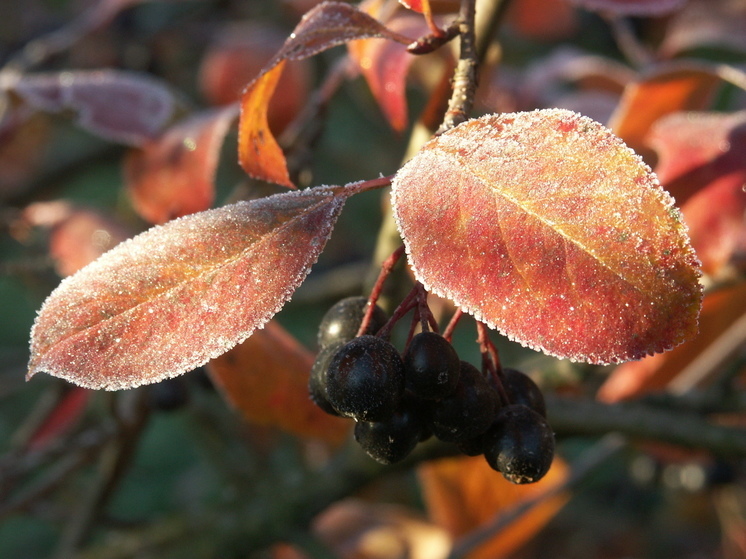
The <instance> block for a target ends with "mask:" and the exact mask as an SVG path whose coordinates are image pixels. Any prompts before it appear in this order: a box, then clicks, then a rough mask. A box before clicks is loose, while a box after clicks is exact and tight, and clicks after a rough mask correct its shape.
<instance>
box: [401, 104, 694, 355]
mask: <svg viewBox="0 0 746 559" xmlns="http://www.w3.org/2000/svg"><path fill="white" fill-rule="evenodd" d="M392 202H393V207H394V213H395V217H396V220H397V223H398V225H399V230H400V232H401V233H402V236H403V238H404V242H405V245H406V247H407V252H408V254H409V258H410V263H411V265H412V268H413V269H414V272H415V275H416V277H417V279H419V280H420V281H421V282H422V283H423V284H424V285H425V286H426V287H427V288H428V290H430V291H432V292H434V293H436V294H438V295H441V296H444V297H446V298H448V299H451V300H452V301H454V302H455V303H456V304H457V305H459V306H460V307H461V308H462V309H464V310H465V311H467V312H469V313H472V314H474V315H475V316H476V317H477V318H479V319H480V320H482V321H484V322H486V323H487V324H489V325H490V326H491V327H494V328H497V329H499V330H500V331H501V332H503V333H504V334H506V335H507V336H508V337H510V338H512V339H515V340H517V341H519V342H521V343H523V344H524V345H527V346H529V347H532V348H535V349H538V350H542V351H544V352H546V353H548V354H550V355H555V356H558V357H568V358H571V359H574V360H582V361H587V362H591V363H607V362H619V361H625V360H630V359H639V358H641V357H643V356H645V355H647V354H652V353H656V352H661V351H665V350H667V349H670V348H671V347H673V346H675V345H677V344H679V343H681V342H683V341H684V340H685V339H687V338H689V337H691V336H692V335H693V334H694V333H695V332H696V330H697V314H698V312H699V307H700V301H701V289H700V286H699V283H698V278H699V273H700V272H699V267H698V261H697V259H696V256H695V255H694V252H693V250H692V248H691V246H690V244H689V240H688V238H687V236H686V232H685V228H684V226H683V225H682V223H681V219H680V214H679V212H678V210H676V209H675V208H674V207H673V205H672V204H673V201H672V199H671V198H670V196H668V194H667V193H666V192H665V191H663V189H662V188H661V187H660V184H659V183H658V181H657V180H656V178H655V176H654V175H653V174H652V172H651V171H650V169H649V168H648V167H647V166H646V165H645V164H644V163H642V161H641V160H640V159H639V157H637V156H636V155H635V154H634V152H632V150H630V149H629V148H627V147H626V146H625V145H624V143H623V142H621V140H619V139H618V138H616V137H615V136H614V135H613V134H611V132H610V131H609V130H607V129H606V128H604V127H603V126H601V125H600V124H598V123H596V122H594V121H592V120H590V119H589V118H587V117H583V116H580V115H578V114H576V113H571V112H570V111H564V110H542V111H534V112H531V113H514V114H506V115H501V116H496V115H488V116H486V117H483V118H480V119H477V120H472V121H468V122H466V123H464V124H462V125H460V126H458V127H456V128H454V129H453V130H451V131H449V132H447V133H446V134H443V135H442V136H439V137H438V138H436V139H434V140H432V141H430V142H429V143H428V144H426V145H425V146H424V147H423V148H422V149H421V150H420V152H419V153H418V154H417V155H415V157H413V158H412V160H411V161H409V162H408V163H407V164H406V165H405V166H404V167H403V168H402V169H401V170H400V171H399V173H397V176H396V178H395V180H394V183H393V187H392Z"/></svg>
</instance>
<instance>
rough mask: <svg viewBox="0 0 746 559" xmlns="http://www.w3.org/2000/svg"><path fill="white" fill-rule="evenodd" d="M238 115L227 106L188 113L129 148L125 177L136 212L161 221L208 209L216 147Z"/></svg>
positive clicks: (232, 106)
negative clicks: (176, 122)
mask: <svg viewBox="0 0 746 559" xmlns="http://www.w3.org/2000/svg"><path fill="white" fill-rule="evenodd" d="M237 114H238V108H237V107H236V106H234V105H231V106H228V107H226V108H224V109H218V110H211V111H206V112H203V113H199V114H196V115H192V116H190V117H188V118H186V119H184V120H183V121H181V122H179V123H178V124H176V125H175V126H172V127H171V128H169V129H168V130H167V131H166V132H165V133H164V134H163V135H162V136H161V137H160V138H158V139H157V140H152V141H149V142H147V143H146V144H144V145H143V146H142V147H141V148H138V149H135V150H133V151H131V152H130V153H129V154H128V156H127V157H126V159H125V160H124V176H125V181H126V183H127V187H128V190H129V194H130V196H131V197H132V202H133V205H134V207H135V210H137V213H139V214H140V215H141V216H142V217H143V218H144V219H146V220H147V221H150V222H151V223H164V222H166V221H168V220H170V219H173V218H175V217H181V216H183V215H187V214H190V213H194V212H199V211H202V210H206V209H207V208H209V207H210V206H211V205H212V201H213V199H214V197H215V184H214V180H215V170H216V169H217V166H218V157H219V155H220V146H221V145H222V143H223V139H224V138H225V134H226V133H227V132H228V127H229V126H230V125H231V123H232V122H233V120H234V119H235V118H236V116H237Z"/></svg>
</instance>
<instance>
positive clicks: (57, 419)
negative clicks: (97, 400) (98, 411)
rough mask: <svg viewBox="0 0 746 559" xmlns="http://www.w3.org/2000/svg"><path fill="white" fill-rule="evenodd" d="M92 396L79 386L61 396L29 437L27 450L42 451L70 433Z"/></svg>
mask: <svg viewBox="0 0 746 559" xmlns="http://www.w3.org/2000/svg"><path fill="white" fill-rule="evenodd" d="M90 396H91V392H90V391H89V390H85V389H83V388H79V387H77V386H73V387H71V388H70V389H69V390H66V391H65V392H64V393H63V394H61V395H60V396H59V399H58V401H57V402H56V404H55V406H54V407H53V408H52V409H51V410H50V411H49V413H48V414H47V415H46V417H44V419H43V421H42V422H41V424H40V425H39V426H38V427H37V428H36V429H35V430H34V432H33V434H32V435H31V436H30V437H29V440H28V443H27V444H26V450H27V451H30V452H36V451H41V450H43V449H45V448H46V447H47V446H48V445H49V444H50V443H51V442H52V441H54V440H55V439H57V438H59V437H62V436H63V435H64V434H65V433H68V432H69V431H70V430H71V429H72V428H73V427H75V425H76V424H77V423H78V422H79V421H80V418H81V417H82V416H83V412H85V408H86V406H87V405H88V400H89V399H90Z"/></svg>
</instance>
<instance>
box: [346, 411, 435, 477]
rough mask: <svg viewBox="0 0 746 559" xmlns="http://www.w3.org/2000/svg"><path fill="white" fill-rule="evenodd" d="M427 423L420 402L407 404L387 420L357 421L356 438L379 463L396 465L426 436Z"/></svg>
mask: <svg viewBox="0 0 746 559" xmlns="http://www.w3.org/2000/svg"><path fill="white" fill-rule="evenodd" d="M405 402H406V400H405ZM424 423H425V422H424V418H423V417H421V416H420V414H419V413H418V408H417V406H416V405H415V406H409V405H406V403H403V404H402V405H401V406H400V408H399V409H398V410H396V411H394V413H393V415H392V416H391V417H390V418H389V419H387V420H385V421H359V422H357V423H356V424H355V440H356V441H357V442H358V443H360V446H361V447H362V449H363V450H364V451H365V452H366V453H367V454H368V456H370V457H371V458H373V459H374V460H376V461H377V462H381V463H382V464H393V463H395V462H399V461H400V460H403V459H404V458H406V456H407V455H408V454H409V453H410V452H412V450H413V449H414V447H415V446H417V443H418V442H420V440H421V439H422V435H423V432H424V431H423V430H424V428H425V425H424Z"/></svg>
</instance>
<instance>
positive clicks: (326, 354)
mask: <svg viewBox="0 0 746 559" xmlns="http://www.w3.org/2000/svg"><path fill="white" fill-rule="evenodd" d="M343 345H344V343H343V342H337V343H333V344H331V345H328V346H326V347H323V348H321V351H319V353H318V355H316V359H315V360H314V362H313V366H312V367H311V374H310V376H309V377H308V394H309V396H310V397H311V400H313V402H314V404H316V405H317V406H318V407H320V408H321V409H322V410H324V411H325V412H326V413H328V414H330V415H339V413H338V412H337V410H335V409H334V407H333V406H332V405H331V404H330V403H329V399H328V397H327V395H326V383H327V371H328V370H329V364H330V363H331V361H332V357H334V354H335V353H336V352H337V350H339V348H341V347H342V346H343Z"/></svg>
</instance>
